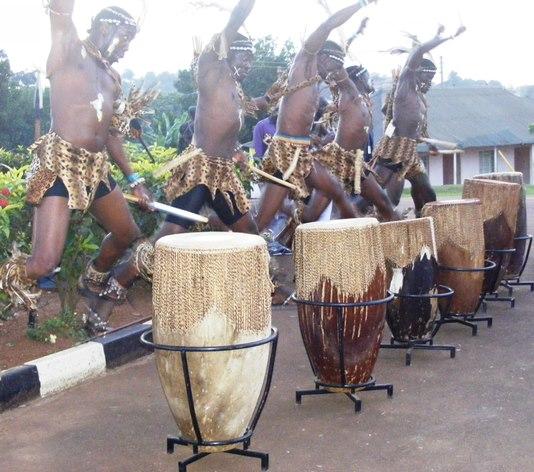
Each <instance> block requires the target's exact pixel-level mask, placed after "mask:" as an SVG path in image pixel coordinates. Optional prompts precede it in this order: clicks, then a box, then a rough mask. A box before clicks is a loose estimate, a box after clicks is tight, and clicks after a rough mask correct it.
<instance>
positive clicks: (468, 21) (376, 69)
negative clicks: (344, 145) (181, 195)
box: [0, 0, 534, 87]
mask: <svg viewBox="0 0 534 472" xmlns="http://www.w3.org/2000/svg"><path fill="white" fill-rule="evenodd" d="M326 2H327V4H328V6H329V7H330V9H331V10H333V11H335V10H336V9H339V8H342V7H344V6H347V5H349V4H351V1H349V0H326ZM198 3H204V4H205V3H217V4H219V5H220V6H222V8H214V7H199V6H198ZM236 3H237V0H197V1H194V0H77V1H76V3H75V12H74V22H75V24H76V26H77V28H78V31H79V34H80V36H81V37H82V38H83V37H85V32H86V30H87V29H88V27H89V25H90V22H91V18H92V17H93V16H94V15H95V14H96V13H97V12H98V11H99V10H100V9H101V8H103V7H105V6H110V5H117V6H120V7H123V8H125V9H126V10H128V11H129V12H130V13H131V14H132V15H133V16H134V17H141V18H142V19H143V22H142V27H141V31H140V33H139V34H138V36H137V37H136V39H135V40H134V41H133V42H132V44H131V46H130V50H129V51H128V53H127V54H126V56H125V58H124V59H123V60H122V61H121V62H120V63H119V64H118V65H117V68H118V69H119V71H123V70H125V69H132V70H133V71H134V73H135V75H136V76H142V75H144V74H145V73H146V72H148V71H153V72H155V73H159V72H163V71H169V72H176V71H177V70H179V69H184V68H188V67H189V64H190V63H191V58H192V44H193V41H192V38H193V36H197V37H200V38H201V39H202V40H203V42H204V43H206V42H207V41H208V40H209V38H210V37H211V36H212V35H213V34H214V33H216V32H218V31H220V30H222V28H223V27H224V25H225V23H226V21H227V19H228V14H229V12H228V11H225V10H224V9H225V8H226V10H228V9H231V8H232V7H233V5H235V4H236ZM0 6H1V7H2V10H1V11H2V13H1V15H0V49H4V50H5V51H6V52H7V54H8V56H9V59H10V61H11V66H12V67H11V68H12V70H14V71H20V70H26V71H30V70H35V69H37V68H39V69H41V70H44V66H45V63H46V56H47V54H48V50H49V48H50V32H49V20H48V17H47V15H45V13H44V9H43V0H0ZM364 16H368V17H369V23H368V27H367V30H366V32H365V35H364V36H361V37H359V38H357V39H356V40H355V42H354V43H353V46H352V47H351V51H350V54H351V57H350V58H349V59H348V63H363V64H364V65H365V66H366V67H367V68H368V69H369V70H370V71H371V72H372V73H379V74H382V75H389V74H390V72H391V70H392V69H394V68H395V67H397V66H398V65H401V64H402V63H403V62H404V60H405V56H392V55H391V54H389V53H385V52H381V51H384V50H388V49H390V48H392V47H399V46H409V45H410V44H411V40H409V39H408V38H407V37H406V36H405V35H404V32H409V33H411V34H415V35H416V36H417V37H418V38H419V39H421V40H423V41H424V40H428V39H430V38H431V37H432V36H433V35H434V34H435V32H436V30H437V27H438V25H439V24H443V25H444V26H445V27H446V34H452V33H454V32H455V31H456V29H457V28H458V27H459V26H460V25H461V24H463V25H465V26H466V27H467V31H466V32H465V33H464V34H463V35H461V36H459V37H458V38H456V39H454V40H452V41H449V42H447V43H445V44H443V45H441V46H439V47H438V48H436V49H435V50H434V52H433V58H434V60H435V61H436V63H438V64H439V62H440V58H443V65H444V67H443V69H444V71H443V72H444V76H445V78H447V76H448V75H449V73H450V72H451V71H452V70H454V71H456V72H458V73H459V74H460V76H462V77H463V78H469V79H475V80H498V81H500V82H501V83H503V84H504V85H505V86H507V87H517V86H520V85H528V84H534V63H533V62H532V60H531V57H532V53H531V51H530V49H531V44H530V42H531V34H530V32H531V31H532V28H533V27H534V2H533V1H529V0H507V1H506V2H488V1H487V0H378V2H377V3H376V4H373V5H370V6H368V7H366V8H364V9H363V10H360V11H359V12H358V13H357V14H356V15H355V16H354V17H353V18H352V19H351V20H350V21H349V22H348V23H347V24H346V25H345V26H344V27H343V28H342V32H341V35H340V34H339V33H338V32H334V33H333V35H332V39H334V40H336V39H339V38H340V37H348V36H350V35H351V34H352V33H353V32H354V31H356V30H357V28H358V26H359V24H360V22H361V20H362V18H363V17H364ZM325 18H326V12H325V10H324V9H323V8H322V7H321V6H320V5H319V2H318V1H317V0H256V5H255V8H254V10H253V11H252V14H251V15H250V17H249V19H248V20H247V22H246V25H245V26H246V29H247V31H248V32H249V33H250V35H251V36H252V37H253V38H258V37H262V36H265V35H272V36H273V37H274V38H275V39H276V40H277V41H279V42H280V43H282V42H283V41H284V40H286V39H291V40H293V41H294V42H295V43H296V45H297V46H299V45H300V44H302V40H303V39H304V38H305V37H306V36H307V35H308V34H309V33H311V32H312V31H313V30H314V29H315V28H316V27H317V26H318V25H319V24H320V23H321V22H322V21H324V20H325Z"/></svg>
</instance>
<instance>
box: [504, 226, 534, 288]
mask: <svg viewBox="0 0 534 472" xmlns="http://www.w3.org/2000/svg"><path fill="white" fill-rule="evenodd" d="M515 241H528V243H527V250H526V252H525V257H524V259H523V264H522V265H521V269H520V270H519V273H518V274H517V276H515V277H513V278H511V279H507V280H504V281H503V282H502V286H503V287H505V288H507V289H508V295H510V296H512V295H513V293H514V287H522V286H523V287H530V291H531V292H534V281H532V280H530V281H522V280H521V276H522V275H523V272H524V270H525V267H526V266H527V262H528V258H529V256H530V249H531V248H532V235H531V234H526V235H525V236H518V237H516V238H515Z"/></svg>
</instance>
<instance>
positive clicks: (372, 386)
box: [295, 379, 393, 413]
mask: <svg viewBox="0 0 534 472" xmlns="http://www.w3.org/2000/svg"><path fill="white" fill-rule="evenodd" d="M330 388H331V389H344V390H350V393H349V392H347V391H339V392H336V391H331V390H329V389H327V388H325V387H324V386H322V385H321V384H320V383H319V382H318V381H316V382H315V389H314V390H297V391H296V392H295V401H296V403H297V404H298V405H300V404H301V403H302V397H304V396H307V395H330V394H340V393H342V394H344V395H345V396H346V397H347V398H348V399H349V400H351V401H352V402H353V403H354V413H359V412H360V411H362V400H361V399H360V398H359V397H358V395H357V393H359V392H372V391H375V390H386V391H387V394H388V397H392V396H393V384H376V383H375V380H374V379H371V380H370V381H369V382H367V383H366V384H362V385H361V386H354V385H345V386H344V385H335V386H330Z"/></svg>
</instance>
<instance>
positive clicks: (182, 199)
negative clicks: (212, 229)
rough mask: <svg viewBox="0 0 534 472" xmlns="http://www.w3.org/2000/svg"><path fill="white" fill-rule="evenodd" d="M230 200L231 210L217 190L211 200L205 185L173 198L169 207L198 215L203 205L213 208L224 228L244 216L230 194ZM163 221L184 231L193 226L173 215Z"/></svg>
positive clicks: (191, 222)
mask: <svg viewBox="0 0 534 472" xmlns="http://www.w3.org/2000/svg"><path fill="white" fill-rule="evenodd" d="M230 200H232V208H230V207H229V206H228V203H227V202H226V200H225V198H224V196H223V194H222V193H221V192H220V191H219V190H217V193H216V194H215V198H212V196H211V192H210V191H209V189H208V187H206V186H205V185H197V186H196V187H194V188H192V189H191V190H189V192H187V193H184V194H183V195H180V196H179V197H178V198H175V199H174V200H173V201H172V204H171V205H172V206H173V207H174V208H179V209H180V210H186V211H190V212H191V213H197V214H198V212H199V211H200V209H201V208H202V207H203V206H204V204H207V205H208V206H210V207H211V208H213V210H214V211H215V213H217V216H218V217H219V218H220V219H221V221H222V222H223V223H224V224H225V225H226V226H232V225H233V224H234V223H237V221H239V220H240V219H241V218H242V217H243V216H244V213H241V212H240V211H239V210H238V208H237V204H236V201H235V198H234V195H233V194H232V193H230ZM165 221H168V222H169V223H173V224H175V225H179V226H181V227H182V228H185V229H187V228H189V227H190V226H191V225H193V221H190V220H186V219H185V218H180V217H179V216H174V215H167V218H165Z"/></svg>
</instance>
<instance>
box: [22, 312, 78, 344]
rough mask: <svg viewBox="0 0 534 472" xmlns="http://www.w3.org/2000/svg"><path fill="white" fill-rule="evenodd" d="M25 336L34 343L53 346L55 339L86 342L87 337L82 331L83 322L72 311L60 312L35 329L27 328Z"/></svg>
mask: <svg viewBox="0 0 534 472" xmlns="http://www.w3.org/2000/svg"><path fill="white" fill-rule="evenodd" d="M27 335H28V337H29V338H30V339H33V340H34V341H39V342H42V343H50V344H54V343H55V341H56V338H72V339H74V340H75V341H78V342H83V341H86V340H87V338H88V336H87V333H86V332H85V330H84V329H83V320H82V319H80V317H79V316H78V315H77V313H76V312H74V311H62V312H61V313H60V314H59V315H57V316H55V317H53V318H49V319H47V320H45V321H43V323H42V324H40V325H39V326H37V327H36V328H29V329H28V330H27Z"/></svg>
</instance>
